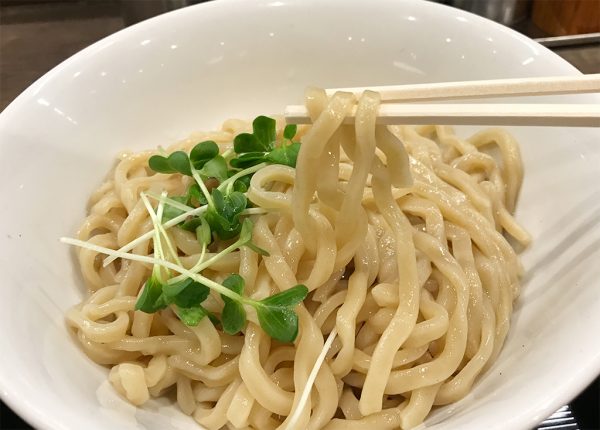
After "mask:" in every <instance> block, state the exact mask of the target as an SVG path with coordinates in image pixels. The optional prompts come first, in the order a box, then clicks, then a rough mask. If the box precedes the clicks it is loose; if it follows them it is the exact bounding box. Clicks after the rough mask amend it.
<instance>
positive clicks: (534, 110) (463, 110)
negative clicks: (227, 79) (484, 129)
mask: <svg viewBox="0 0 600 430" xmlns="http://www.w3.org/2000/svg"><path fill="white" fill-rule="evenodd" d="M365 90H373V91H377V92H379V93H380V94H381V100H382V102H385V103H382V104H381V106H380V107H379V114H378V116H377V123H378V124H386V125H391V124H441V125H533V126H561V127H600V104H597V103H596V104H542V103H539V104H518V103H511V104H485V103H475V104H472V103H460V104H446V103H445V104H415V103H411V102H423V101H425V102H427V101H442V100H443V101H446V100H458V99H475V98H485V97H508V96H542V95H553V94H581V93H597V92H600V73H598V74H593V75H581V76H558V77H542V78H520V79H495V80H486V81H467V82H443V83H434V84H416V85H392V86H378V87H357V88H336V89H330V90H327V94H328V95H333V94H334V93H335V92H336V91H348V92H351V93H354V94H355V95H357V96H359V95H360V94H361V93H362V92H363V91H365ZM392 101H393V102H400V103H387V102H392ZM285 118H286V121H287V122H288V123H291V124H309V123H310V122H311V120H310V117H309V115H308V112H307V110H306V108H305V107H304V106H288V107H287V108H286V110H285ZM346 121H347V122H353V121H354V112H353V113H352V114H351V115H350V116H349V117H348V118H347V119H346Z"/></svg>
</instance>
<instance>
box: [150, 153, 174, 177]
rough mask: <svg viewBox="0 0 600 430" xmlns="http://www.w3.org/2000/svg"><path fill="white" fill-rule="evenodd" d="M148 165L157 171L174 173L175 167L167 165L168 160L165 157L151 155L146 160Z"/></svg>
mask: <svg viewBox="0 0 600 430" xmlns="http://www.w3.org/2000/svg"><path fill="white" fill-rule="evenodd" d="M148 165H149V166H150V168H151V169H152V170H154V171H155V172H158V173H175V169H173V168H172V167H171V166H170V165H169V160H168V159H167V157H162V156H160V155H153V156H152V157H150V159H149V160H148Z"/></svg>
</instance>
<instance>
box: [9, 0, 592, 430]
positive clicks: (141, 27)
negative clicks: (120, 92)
mask: <svg viewBox="0 0 600 430" xmlns="http://www.w3.org/2000/svg"><path fill="white" fill-rule="evenodd" d="M336 1H339V2H342V1H343V0H336ZM380 1H381V2H382V3H387V4H389V7H391V8H396V7H397V8H401V7H406V5H409V4H411V3H412V4H418V5H419V7H421V8H426V9H429V10H434V9H438V10H442V11H443V10H445V11H446V12H449V11H452V13H454V14H458V15H459V16H463V17H465V18H468V19H470V20H473V21H475V22H478V23H481V24H483V25H485V26H486V27H490V28H494V29H495V30H496V31H501V32H503V33H505V34H507V35H509V36H510V37H512V38H513V39H515V40H517V41H519V42H521V43H523V44H526V45H528V46H535V48H536V49H538V50H540V51H541V53H542V55H544V56H548V55H549V56H551V57H553V58H554V59H555V60H556V61H557V62H559V63H562V66H563V67H564V71H565V73H563V74H570V75H581V74H582V73H581V71H579V70H578V69H577V68H576V67H574V66H573V65H572V64H571V63H569V62H568V61H566V60H564V59H563V58H562V57H560V56H559V55H558V54H556V53H555V52H553V51H552V50H550V49H549V48H547V47H545V46H543V45H541V44H539V43H538V42H536V41H535V40H533V39H531V38H529V37H527V36H525V35H524V34H522V33H519V32H518V31H516V30H513V29H511V28H509V27H506V26H504V25H502V24H499V23H497V22H495V21H492V20H491V19H488V18H485V17H482V16H479V15H476V14H474V13H472V12H468V11H465V10H462V9H458V8H454V7H452V6H449V5H445V4H441V3H434V2H429V1H427V2H423V1H419V0H402V1H395V2H392V1H389V0H380ZM283 2H284V3H287V4H291V3H294V2H295V0H284V1H283ZM262 3H264V0H251V1H249V0H219V1H210V2H205V3H199V4H195V5H191V6H187V7H183V8H180V9H176V10H173V11H169V12H166V13H163V14H160V15H157V16H154V17H151V18H148V19H146V20H144V21H141V22H138V23H136V24H134V25H131V26H128V27H125V28H123V29H121V30H119V31H117V32H114V33H112V34H110V35H108V36H106V37H103V38H102V39H100V40H98V41H96V42H94V43H93V44H91V45H89V46H87V47H86V48H84V49H82V50H80V51H78V52H76V53H75V54H73V55H71V56H70V57H68V58H67V59H65V60H64V61H62V62H60V63H59V64H58V65H56V66H54V67H53V68H52V69H50V70H49V71H48V72H46V73H45V74H44V75H42V76H41V77H40V78H38V79H37V80H35V81H34V82H33V83H32V84H31V85H30V86H28V87H27V88H26V89H25V90H24V91H23V92H21V93H20V94H19V95H18V96H17V97H16V98H15V99H14V100H13V101H11V102H10V103H9V104H8V106H6V107H5V108H4V110H3V111H1V112H0V136H1V135H2V133H3V131H4V124H6V123H8V122H9V121H10V120H11V117H12V116H13V115H18V114H19V110H20V109H21V108H22V107H24V105H25V104H26V103H27V102H29V101H30V100H31V99H32V97H33V96H35V94H36V93H37V92H38V91H39V90H40V89H41V88H42V87H43V86H44V85H46V84H47V83H48V82H50V81H52V80H53V79H54V77H55V76H59V75H60V74H61V73H62V72H63V70H64V69H67V68H68V67H70V66H71V65H72V64H77V63H80V62H84V61H86V60H87V59H88V58H90V57H93V56H94V55H95V54H96V53H98V52H100V51H102V50H104V49H106V48H109V47H110V46H111V45H112V44H113V43H115V42H118V41H121V40H126V39H128V38H130V37H132V36H133V35H134V34H135V33H137V32H141V31H146V30H148V29H149V28H150V27H152V26H156V25H160V24H161V23H166V22H169V21H172V20H177V18H178V17H179V16H180V15H181V16H183V15H184V14H188V13H201V12H199V11H203V10H206V9H209V8H215V9H220V8H227V7H228V6H230V5H231V4H238V5H240V4H243V5H244V7H249V8H254V7H256V5H258V4H262ZM0 146H2V145H0ZM5 371H6V370H5V369H3V368H2V367H0V374H2V373H3V372H5ZM599 374H600V351H599V353H598V354H597V355H596V356H595V357H594V358H593V359H590V360H589V361H588V362H587V366H586V367H583V368H579V370H578V371H577V372H574V374H573V377H572V378H570V379H569V380H568V381H567V382H565V384H563V385H562V386H561V387H562V389H561V391H560V394H559V395H557V396H555V397H554V398H553V401H552V402H548V403H546V404H545V407H544V408H541V409H538V410H536V412H537V413H539V414H542V415H543V417H547V416H549V415H551V414H552V413H553V412H555V411H556V410H557V409H558V408H559V407H561V406H563V405H564V404H567V403H568V402H570V401H571V400H572V399H573V398H574V397H576V396H577V394H578V393H579V392H581V391H582V390H583V389H585V387H586V386H587V385H588V384H589V383H590V382H591V381H592V380H593V379H594V377H595V376H594V375H599ZM0 399H1V400H2V401H3V402H4V403H5V404H6V405H7V406H8V407H9V408H10V409H11V410H12V411H14V412H15V413H16V414H17V415H19V417H21V418H22V419H23V420H24V421H26V422H27V423H28V424H30V425H31V426H33V427H34V428H37V429H48V430H57V429H60V430H68V428H67V427H66V426H65V425H63V424H62V423H59V422H57V421H56V420H54V419H52V418H53V417H52V414H50V413H49V411H48V410H47V409H45V408H41V407H40V405H39V404H33V403H32V402H30V401H29V400H28V399H27V398H25V397H24V396H22V395H21V392H20V391H19V390H18V389H15V387H14V386H12V385H11V384H6V383H5V382H4V378H0ZM49 418H50V419H49ZM537 423H538V420H537V419H536V417H533V416H531V415H530V414H524V415H523V414H522V415H520V418H519V419H518V420H517V421H516V422H515V424H518V425H522V426H523V427H527V426H529V427H531V426H535V425H536V424H537Z"/></svg>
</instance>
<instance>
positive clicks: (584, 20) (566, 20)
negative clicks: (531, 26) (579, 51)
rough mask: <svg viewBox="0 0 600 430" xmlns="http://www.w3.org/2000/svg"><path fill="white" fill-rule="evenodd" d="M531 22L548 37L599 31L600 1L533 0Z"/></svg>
mask: <svg viewBox="0 0 600 430" xmlns="http://www.w3.org/2000/svg"><path fill="white" fill-rule="evenodd" d="M532 18H533V22H534V23H535V25H536V26H538V27H539V28H540V29H542V30H543V31H544V32H546V33H548V34H549V35H550V36H566V35H570V34H583V33H596V32H599V31H600V0H535V2H534V4H533V16H532Z"/></svg>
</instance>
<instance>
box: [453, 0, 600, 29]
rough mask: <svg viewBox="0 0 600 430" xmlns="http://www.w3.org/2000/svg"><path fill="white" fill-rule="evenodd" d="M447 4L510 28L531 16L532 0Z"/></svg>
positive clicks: (474, 0) (455, 1)
mask: <svg viewBox="0 0 600 430" xmlns="http://www.w3.org/2000/svg"><path fill="white" fill-rule="evenodd" d="M592 1H593V0H592ZM596 1H598V0H596ZM447 4H449V5H450V6H454V7H457V8H459V9H463V10H467V11H469V12H473V13H475V14H477V15H480V16H485V17H486V18H489V19H491V20H492V21H496V22H499V23H500V24H504V25H509V26H510V25H514V24H516V23H518V22H521V21H523V20H524V19H526V18H527V17H528V16H529V9H530V6H531V0H450V1H449V2H447Z"/></svg>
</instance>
